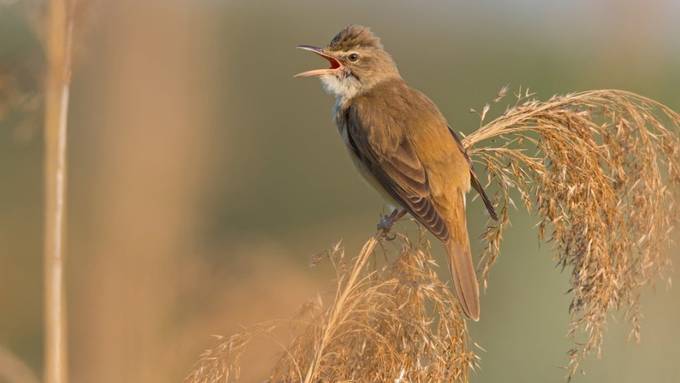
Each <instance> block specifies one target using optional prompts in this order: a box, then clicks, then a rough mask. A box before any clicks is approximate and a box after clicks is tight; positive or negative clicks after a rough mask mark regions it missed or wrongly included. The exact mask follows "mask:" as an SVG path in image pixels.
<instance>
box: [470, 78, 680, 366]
mask: <svg viewBox="0 0 680 383" xmlns="http://www.w3.org/2000/svg"><path fill="white" fill-rule="evenodd" d="M499 98H502V97H499ZM495 101H498V99H497V100H495ZM488 109H489V108H488V107H485V108H484V110H486V111H488ZM484 114H486V113H484ZM481 121H482V122H483V121H484V118H483V117H482V118H481ZM679 131H680V115H679V114H678V113H676V112H674V111H672V110H671V109H669V108H668V107H666V106H664V105H662V104H660V103H658V102H656V101H653V100H650V99H648V98H645V97H642V96H639V95H636V94H633V93H629V92H625V91H619V90H599V91H589V92H582V93H575V94H569V95H566V96H561V97H557V96H555V97H552V98H551V99H550V100H548V101H546V102H540V101H537V100H535V99H533V98H532V95H531V94H530V93H529V92H528V91H525V92H524V93H522V91H521V90H520V91H519V93H518V94H517V101H516V103H515V105H514V106H512V107H511V108H509V109H507V110H506V111H505V113H504V114H503V115H501V116H500V117H498V118H496V119H495V120H493V121H491V122H489V123H487V124H485V125H483V126H482V127H481V128H480V129H478V130H477V131H475V132H473V133H472V134H471V135H469V136H468V137H467V138H466V139H465V145H466V147H469V148H470V149H469V150H470V152H471V155H472V157H473V159H474V160H475V161H477V162H480V163H482V164H483V165H484V166H485V167H486V169H487V171H488V176H489V178H488V181H489V183H490V184H493V185H494V186H495V187H496V188H497V189H496V190H497V194H496V197H497V198H496V203H497V205H498V206H499V210H500V213H501V214H500V217H501V219H500V221H499V223H490V225H489V228H488V230H487V232H486V233H485V236H484V239H485V240H486V242H487V246H486V251H485V253H484V255H483V258H482V261H481V270H482V275H483V278H484V285H485V286H486V279H487V277H488V273H489V269H490V267H491V266H492V265H493V263H494V261H495V260H496V258H497V257H498V255H499V253H500V241H501V239H502V234H503V230H504V229H505V228H506V227H507V226H508V224H509V215H508V207H509V206H510V205H514V202H513V200H512V191H514V192H516V193H517V195H519V197H520V199H521V201H522V203H523V204H524V206H525V207H526V208H527V209H528V210H529V211H532V212H534V213H536V214H537V215H538V217H539V223H538V229H539V236H540V238H541V239H547V240H548V241H550V242H551V243H553V244H554V245H555V248H556V250H557V256H556V258H557V262H558V264H559V265H561V266H562V268H563V269H564V268H569V269H571V289H570V292H571V294H572V301H571V305H570V313H571V323H570V327H569V332H568V333H569V335H570V337H571V338H572V339H573V340H574V345H575V346H574V347H573V349H572V350H570V352H569V355H570V358H569V365H568V374H569V375H568V376H569V377H572V376H573V375H574V373H576V372H577V371H578V369H579V363H580V362H581V360H582V359H583V358H584V357H585V356H586V355H588V354H589V353H591V352H595V353H596V354H597V355H598V356H599V355H600V354H601V346H602V340H603V334H604V331H605V327H606V324H607V317H608V316H609V314H610V313H611V312H613V311H616V310H623V311H624V313H625V317H626V318H627V320H628V321H629V323H630V325H631V337H633V338H634V339H636V340H637V339H639V336H640V312H639V299H640V294H641V291H642V288H643V287H645V286H648V285H650V284H653V283H654V281H655V280H656V278H657V277H663V276H666V275H667V272H668V271H669V270H670V266H671V260H670V258H669V256H668V252H667V251H666V250H667V248H668V247H669V245H670V244H671V235H670V232H671V230H672V229H673V227H674V224H675V222H676V220H677V218H678V216H679V214H678V213H679V211H678V200H677V199H678V190H679V188H678V186H680V136H679V135H678V133H679ZM491 139H493V141H492V142H491V143H489V144H488V145H480V144H481V142H482V141H488V140H491ZM669 281H670V279H669ZM582 337H585V339H582Z"/></svg>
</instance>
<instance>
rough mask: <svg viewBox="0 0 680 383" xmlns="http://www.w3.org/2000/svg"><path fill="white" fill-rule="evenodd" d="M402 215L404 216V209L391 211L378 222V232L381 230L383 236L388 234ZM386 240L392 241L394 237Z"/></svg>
mask: <svg viewBox="0 0 680 383" xmlns="http://www.w3.org/2000/svg"><path fill="white" fill-rule="evenodd" d="M404 214H406V209H400V208H396V209H394V210H392V212H391V213H390V214H388V215H385V216H383V217H382V218H380V222H378V230H382V232H383V233H384V234H387V233H389V232H390V230H391V229H392V226H393V225H394V223H395V222H397V221H398V220H399V219H400V218H401V217H403V216H404ZM387 239H394V236H393V237H392V238H389V237H388V238H387Z"/></svg>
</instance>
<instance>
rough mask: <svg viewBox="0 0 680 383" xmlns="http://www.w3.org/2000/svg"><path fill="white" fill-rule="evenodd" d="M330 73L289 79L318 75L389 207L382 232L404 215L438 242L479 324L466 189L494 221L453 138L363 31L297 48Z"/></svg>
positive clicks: (348, 141)
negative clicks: (474, 193) (319, 59)
mask: <svg viewBox="0 0 680 383" xmlns="http://www.w3.org/2000/svg"><path fill="white" fill-rule="evenodd" d="M298 48H300V49H304V50H307V51H311V52H314V53H316V54H318V55H320V56H321V57H323V58H325V59H326V60H328V62H329V63H330V67H329V68H327V69H316V70H311V71H307V72H303V73H299V74H297V75H295V76H296V77H319V78H320V79H321V82H322V84H323V85H324V88H325V89H326V91H327V92H328V93H330V94H332V95H333V96H335V98H336V104H335V109H334V111H335V122H336V124H337V127H338V130H339V132H340V135H341V136H342V139H343V141H344V143H345V145H346V146H347V148H348V150H349V153H350V157H351V158H352V160H353V162H354V164H355V165H356V167H357V168H358V170H359V171H360V173H361V174H362V175H363V176H364V177H365V178H366V180H367V181H368V182H369V183H370V184H371V185H372V186H373V187H374V188H375V189H377V190H378V191H379V192H380V193H381V194H382V195H383V196H384V197H385V198H386V199H387V201H388V203H389V204H390V205H392V206H394V207H395V209H394V210H393V211H392V213H391V214H389V215H388V216H385V217H383V219H382V220H381V222H380V224H379V225H378V226H379V227H381V228H383V229H384V230H386V231H388V230H389V229H390V227H391V226H392V224H393V223H394V222H395V221H396V220H398V219H399V218H401V217H402V216H403V215H404V214H405V213H409V214H411V215H412V216H413V217H414V218H415V219H416V220H417V221H418V222H420V223H421V224H422V225H423V226H425V227H426V228H427V229H428V230H429V231H430V232H431V233H432V234H433V235H434V236H435V237H437V238H438V239H439V240H441V242H442V243H443V244H444V246H445V248H446V252H447V254H448V258H449V265H450V269H451V273H452V278H453V284H454V289H455V292H456V294H457V297H458V300H459V302H460V305H461V307H462V309H463V312H464V313H465V314H466V315H467V316H468V317H469V318H471V319H473V320H475V321H476V320H479V284H478V282H477V277H476V274H475V268H474V265H473V262H472V254H471V252H470V241H469V238H468V232H467V224H466V218H465V193H466V192H467V191H468V190H469V189H470V186H473V187H474V188H475V189H476V190H477V192H479V194H480V195H481V197H482V199H483V201H484V204H485V205H486V207H487V209H488V211H489V213H490V215H491V216H492V217H493V218H494V219H497V218H496V214H495V212H494V208H493V205H492V204H491V202H490V201H489V199H488V197H487V196H486V194H485V192H484V190H483V189H482V187H481V184H480V183H479V181H478V179H477V177H476V176H475V173H474V172H473V170H472V165H471V163H470V159H469V157H468V156H467V153H466V152H465V149H464V148H463V146H462V144H461V141H460V139H459V137H458V136H457V135H456V133H455V132H454V131H453V130H451V129H450V128H449V126H448V124H447V122H446V119H445V118H444V116H443V115H442V113H441V112H440V111H439V109H438V108H437V106H435V104H434V103H433V102H432V101H431V100H430V99H429V98H428V97H427V96H426V95H425V94H423V93H422V92H420V91H418V90H416V89H413V88H411V87H409V86H408V85H407V84H406V82H404V80H403V79H402V78H401V75H400V74H399V70H398V69H397V66H396V64H395V62H394V60H393V59H392V56H391V55H390V54H389V53H387V51H385V49H383V46H382V44H381V42H380V39H379V38H378V37H377V36H375V35H374V34H373V33H372V32H371V30H370V29H369V28H367V27H363V26H359V25H350V26H348V27H346V28H344V29H343V30H342V31H340V32H339V33H338V34H337V35H335V37H333V39H332V40H331V42H330V44H328V45H327V46H326V47H323V48H318V47H314V46H310V45H300V46H298Z"/></svg>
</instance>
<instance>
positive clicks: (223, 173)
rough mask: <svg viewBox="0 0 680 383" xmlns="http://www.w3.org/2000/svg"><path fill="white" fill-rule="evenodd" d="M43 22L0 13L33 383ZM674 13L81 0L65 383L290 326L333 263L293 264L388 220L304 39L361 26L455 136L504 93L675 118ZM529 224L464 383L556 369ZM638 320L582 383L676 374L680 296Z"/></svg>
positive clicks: (550, 295)
mask: <svg viewBox="0 0 680 383" xmlns="http://www.w3.org/2000/svg"><path fill="white" fill-rule="evenodd" d="M38 3H39V2H38ZM35 5H36V1H21V0H18V1H17V0H0V177H1V178H0V182H1V185H2V187H0V348H1V349H2V350H3V352H7V353H11V354H13V355H15V356H16V357H17V358H19V359H20V360H23V361H25V362H26V364H27V365H28V366H29V367H30V368H31V369H32V370H33V371H34V372H35V374H37V375H38V376H39V375H40V373H41V365H42V340H41V339H42V282H41V278H42V204H43V198H42V183H43V181H42V175H43V157H42V156H43V151H42V148H43V142H42V132H41V116H42V115H41V111H40V98H39V90H40V87H41V83H42V79H41V77H40V71H41V70H42V69H43V68H44V56H43V53H42V51H41V49H42V39H41V37H40V33H41V32H40V28H37V27H36V25H35V23H36V21H35V17H33V16H34V15H33V16H32V14H33V13H34V9H33V8H34V7H35ZM677 15H680V2H678V1H675V0H667V1H655V2H648V3H644V2H637V1H632V0H626V1H615V0H603V1H594V2H590V1H581V0H578V1H571V2H558V1H541V0H521V1H514V2H505V1H501V0H493V1H486V2H472V1H469V2H463V1H441V0H440V1H430V2H413V1H405V0H401V1H389V2H388V1H380V2H378V1H376V2H365V1H360V0H346V1H343V2H338V1H335V2H325V1H324V2H320V1H311V0H306V1H305V0H298V1H288V2H277V1H245V0H241V1H236V0H225V1H214V0H195V1H190V0H172V1H171V0H152V1H132V0H119V1H103V0H100V1H98V2H93V3H92V5H91V6H90V7H89V9H88V12H87V14H86V15H85V16H83V18H84V20H82V21H81V22H82V23H83V27H82V28H81V30H82V33H81V34H80V35H79V36H78V40H77V44H76V51H75V56H76V62H77V64H76V67H75V70H74V77H73V90H72V100H71V102H72V104H71V108H70V113H71V114H70V121H69V140H70V142H69V145H70V149H69V172H70V173H69V184H68V188H69V190H68V192H69V194H68V204H69V208H68V220H69V229H68V264H67V280H68V300H69V307H68V316H69V332H70V334H69V340H70V353H71V355H70V370H71V378H72V381H73V382H98V383H106V382H117V383H119V382H151V383H153V382H171V381H181V379H182V378H183V377H184V376H185V374H186V373H187V372H188V371H189V369H190V367H191V366H192V364H193V362H194V361H195V360H196V359H197V357H198V355H199V353H200V352H201V351H202V350H203V349H205V348H207V347H209V346H211V345H213V343H214V340H213V339H212V338H211V335H212V334H223V335H228V334H231V333H233V332H235V331H238V329H239V326H240V325H248V324H254V323H256V322H259V321H263V320H268V319H273V318H288V317H291V316H292V315H293V314H294V313H295V312H296V311H297V309H298V308H299V307H300V305H302V304H303V303H304V302H305V301H306V300H308V299H310V298H313V297H314V296H315V295H316V293H317V292H318V291H327V290H328V289H330V288H331V287H332V282H331V280H330V279H329V276H330V272H329V270H326V269H324V268H320V269H310V268H309V267H308V263H309V259H310V257H311V256H312V255H313V254H316V253H318V252H319V251H322V250H324V249H325V248H327V247H329V246H330V244H332V243H334V242H336V241H337V240H339V239H343V240H344V243H345V244H346V246H347V249H348V250H349V251H355V250H357V249H358V247H359V246H360V245H361V244H362V243H363V241H364V239H365V238H367V237H368V236H369V235H370V234H371V233H372V232H373V230H374V228H375V223H376V222H377V220H378V216H379V214H380V213H381V212H382V211H383V204H382V202H381V200H380V198H379V197H378V195H377V194H375V193H374V192H373V191H372V190H370V189H369V188H368V187H366V186H365V185H364V184H363V181H361V179H360V177H359V176H358V175H357V174H356V173H355V170H354V169H353V166H352V165H351V164H350V161H349V160H348V157H347V155H346V153H345V149H344V147H343V144H342V143H341V140H340V139H339V137H338V135H337V132H336V129H335V127H334V125H333V123H332V121H331V106H332V103H333V100H332V99H331V97H330V96H327V95H323V94H322V93H321V90H320V86H319V84H318V82H317V81H312V80H294V79H293V78H292V75H293V74H294V73H297V72H299V71H302V70H306V69H310V68H313V67H315V66H316V65H318V64H319V62H320V61H319V60H317V59H315V58H310V56H309V55H307V54H304V53H302V52H299V51H296V50H295V49H294V47H295V45H297V44H301V43H305V44H316V45H324V44H326V43H327V42H328V41H329V39H330V38H331V37H332V36H333V35H334V34H335V33H336V32H337V31H338V30H340V29H341V28H342V27H344V26H345V25H347V24H350V23H358V24H364V25H369V26H371V27H372V28H373V30H374V31H375V32H376V33H377V34H378V35H379V36H381V37H382V39H383V43H384V44H385V47H386V48H387V49H388V50H389V51H390V52H391V53H392V54H393V55H394V57H395V59H396V61H397V63H398V64H399V67H400V70H401V72H402V75H403V76H404V77H405V78H406V80H407V81H408V82H409V83H410V84H411V85H413V86H414V87H416V88H419V89H421V90H423V91H424V92H425V93H427V94H428V95H429V96H430V97H431V98H432V99H433V100H434V101H435V102H436V103H437V104H438V105H439V107H440V109H441V110H442V111H443V112H444V114H445V115H446V116H447V118H448V119H449V121H450V122H451V124H452V125H453V126H454V127H455V128H456V129H457V130H460V131H463V132H470V131H472V130H473V129H475V128H476V127H477V126H478V124H479V123H478V119H477V116H475V115H474V114H471V113H469V109H470V108H471V107H479V106H480V105H483V104H484V103H485V102H487V101H489V100H490V99H492V98H493V97H494V95H495V94H496V92H497V90H498V89H499V88H500V87H501V86H503V85H505V84H510V85H511V88H516V87H518V86H520V85H522V86H528V87H530V88H531V89H533V90H535V91H536V92H537V97H539V98H543V99H545V98H548V97H549V96H551V95H552V94H555V93H567V92H573V91H579V90H586V89H596V88H620V89H626V90H631V91H634V92H637V93H640V94H642V95H645V96H648V97H651V98H654V99H657V100H659V101H661V102H664V103H666V104H667V105H669V106H670V107H671V108H673V109H675V110H680V92H679V91H678V89H679V88H680V70H678V68H680V38H679V37H678V36H680V23H677ZM468 210H469V214H468V216H469V219H470V232H471V236H472V237H473V239H474V238H475V237H477V236H478V235H480V234H481V233H482V230H483V227H484V223H485V219H486V218H485V217H486V216H485V214H484V213H483V207H482V205H481V204H480V203H479V201H476V202H474V203H472V204H470V206H469V209H468ZM534 222H535V219H534V218H532V217H531V216H529V215H527V214H526V213H524V212H522V211H515V212H514V213H513V228H512V229H510V231H509V232H508V233H507V235H506V240H505V242H504V247H503V255H502V256H501V258H500V260H499V262H498V264H497V266H496V267H495V269H494V270H493V271H492V273H491V276H490V285H489V289H488V291H487V293H486V294H485V295H484V296H483V297H482V308H483V311H482V320H481V321H480V322H479V323H474V324H472V325H471V327H472V335H473V337H474V339H475V341H476V342H477V343H479V344H480V345H481V346H482V347H483V348H484V349H485V350H486V351H480V356H481V358H482V361H481V365H482V369H481V370H480V371H479V372H477V373H475V374H474V375H473V377H472V380H473V381H474V382H480V383H481V382H499V381H507V382H545V381H561V380H562V378H563V376H564V375H565V371H564V370H562V369H561V368H560V367H561V366H563V365H565V363H566V361H567V358H566V351H567V350H568V348H569V346H570V343H569V340H568V339H567V337H566V331H567V323H568V320H569V317H568V311H567V308H568V303H569V296H568V295H567V294H566V290H567V288H568V283H567V279H568V276H567V274H565V273H561V272H560V271H559V269H557V268H555V262H554V260H553V259H552V258H551V255H552V254H551V251H550V250H551V247H550V245H549V244H540V243H539V242H538V240H537V239H536V232H535V231H534V230H533V224H534ZM412 225H413V224H412V223H408V222H406V223H401V224H400V226H399V227H400V228H411V227H412ZM477 242H478V241H477ZM476 248H477V249H479V248H480V245H479V243H477V246H476ZM435 249H436V251H437V252H438V253H439V254H440V255H441V249H439V248H438V246H435ZM477 253H479V251H477ZM642 310H643V313H644V314H645V319H644V321H643V323H642V326H643V327H642V342H641V343H640V344H639V345H636V344H635V343H634V342H627V341H626V337H627V332H628V329H627V328H626V327H625V326H624V325H622V324H620V323H618V322H617V321H616V320H612V321H611V322H610V329H609V331H608V333H607V338H606V341H605V348H604V355H603V357H602V359H601V360H590V361H589V362H588V363H586V366H585V368H586V372H587V374H586V375H585V376H583V377H577V381H579V382H640V381H643V382H645V381H654V382H678V381H680V326H679V325H678V324H680V293H679V292H678V289H677V287H676V288H674V289H667V288H666V283H664V281H660V283H659V284H658V285H657V289H656V291H647V292H646V293H645V296H644V297H643V300H642ZM251 350H252V351H251V352H250V353H248V354H247V355H246V359H245V361H244V369H243V376H244V379H243V381H246V382H249V381H261V380H262V378H264V377H265V376H266V371H267V368H268V367H270V366H271V365H272V364H273V362H274V360H275V357H276V355H277V353H278V351H279V349H278V346H276V345H274V344H273V343H271V342H269V341H267V340H262V341H258V342H256V343H255V344H254V345H253V348H252V349H251ZM2 360H3V359H2V358H0V372H1V370H2V369H3V368H7V367H6V366H5V367H3V365H2ZM0 382H2V378H1V377H0Z"/></svg>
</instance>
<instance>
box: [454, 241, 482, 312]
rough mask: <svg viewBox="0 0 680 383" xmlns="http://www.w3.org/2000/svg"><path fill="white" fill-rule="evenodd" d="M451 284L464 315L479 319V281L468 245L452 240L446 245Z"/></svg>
mask: <svg viewBox="0 0 680 383" xmlns="http://www.w3.org/2000/svg"><path fill="white" fill-rule="evenodd" d="M446 250H447V252H448V254H449V265H450V267H451V275H452V277H453V285H454V288H455V291H456V294H457V296H458V300H459V301H460V305H461V307H462V308H463V312H464V313H465V315H467V316H468V317H470V319H472V320H474V321H478V320H479V283H477V275H476V274H475V268H474V265H473V263H472V254H471V253H470V248H469V246H467V247H463V246H461V245H460V244H459V243H456V242H455V241H454V240H450V241H449V243H448V246H447V249H446Z"/></svg>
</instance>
